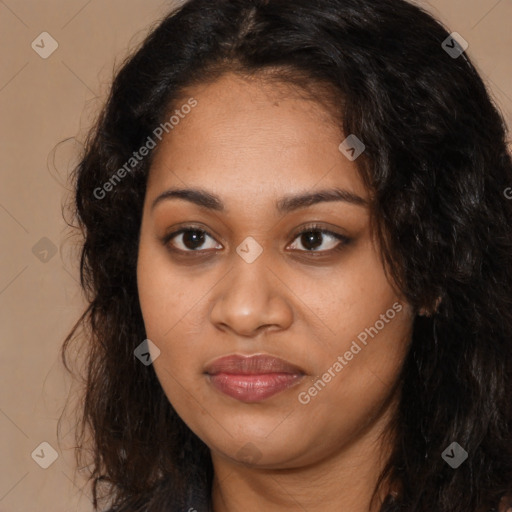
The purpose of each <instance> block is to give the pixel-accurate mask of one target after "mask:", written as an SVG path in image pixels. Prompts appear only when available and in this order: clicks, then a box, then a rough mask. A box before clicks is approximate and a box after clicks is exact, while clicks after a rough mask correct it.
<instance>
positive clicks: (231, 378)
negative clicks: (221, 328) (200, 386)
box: [205, 355, 305, 403]
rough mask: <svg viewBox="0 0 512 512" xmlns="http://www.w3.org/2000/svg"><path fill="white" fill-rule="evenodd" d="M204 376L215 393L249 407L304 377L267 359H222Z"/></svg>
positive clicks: (295, 369) (294, 368)
mask: <svg viewBox="0 0 512 512" xmlns="http://www.w3.org/2000/svg"><path fill="white" fill-rule="evenodd" d="M205 373H206V375H207V380H208V382H209V383H210V384H211V385H212V386H213V387H214V388H215V389H216V390H217V391H220V392H221V393H223V394H224V395H227V396H230V397H231V398H235V399H236V400H239V401H242V402H249V403H250V402H260V401H262V400H265V399H267V398H270V397H271V396H274V395H276V394H278V393H280V392H281V391H284V390H286V389H289V388H291V387H292V386H295V385H296V384H297V383H298V382H300V381H301V380H302V378H303V377H304V376H305V372H304V371H303V370H302V368H299V367H298V366H296V365H294V364H292V363H289V362H288V361H285V360H283V359H280V358H278V357H273V356H268V355H254V356H240V355H231V356H227V357H222V358H220V359H216V360H215V361H213V362H212V363H210V364H209V365H208V366H207V367H206V369H205Z"/></svg>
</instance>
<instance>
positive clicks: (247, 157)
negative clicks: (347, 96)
mask: <svg viewBox="0 0 512 512" xmlns="http://www.w3.org/2000/svg"><path fill="white" fill-rule="evenodd" d="M189 97H192V98H194V99H195V100H196V101H197V105H196V106H195V107H194V108H193V109H192V110H190V112H189V113H187V114H182V115H181V116H180V121H179V123H178V124H177V125H175V126H174V127H173V129H172V130H171V131H170V132H169V133H168V134H166V135H164V137H163V139H162V142H160V144H159V147H158V148H157V151H156V154H155V157H154V160H153V163H152V168H151V171H150V176H149V179H148V191H150V192H151V191H155V193H156V192H157V190H158V191H160V192H161V191H162V190H163V189H164V188H166V187H171V186H174V187H175V186H180V187H183V186H201V187H202V188H206V189H209V190H212V191H214V192H215V193H216V194H217V195H219V196H222V197H223V198H225V202H226V204H228V203H230V202H233V203H236V202H237V201H239V200H240V199H243V198H251V200H252V201H254V200H255V198H256V197H259V198H262V199H263V198H265V197H267V198H268V197H272V198H275V197H277V196H282V195H283V194H285V193H290V192H293V191H304V190H305V189H311V188H313V187H315V185H318V186H319V187H321V188H326V187H329V186H336V187H342V188H344V189H348V190H350V191H351V192H354V193H356V194H358V195H361V196H365V197H366V196H367V194H366V191H365V189H364V186H363V184H362V181H361V179H360V177H359V174H358V171H357V167H356V164H355V163H354V162H351V161H349V160H348V159H347V158H346V157H345V156H344V155H343V154H342V153H341V152H340V151H339V149H338V146H339V144H340V143H341V142H342V140H343V139H344V135H343V134H342V132H341V130H340V128H339V126H338V124H337V123H336V121H335V119H334V118H333V117H332V116H331V114H330V113H329V112H328V111H327V110H326V108H325V107H324V106H323V104H322V103H321V102H317V101H315V100H314V98H311V99H307V98H305V97H304V96H301V95H299V94H297V91H296V90H295V89H292V88H290V86H287V85H285V84H274V83H272V84H270V83H265V82H263V81H261V80H246V79H242V78H240V77H238V76H236V75H233V74H228V75H223V76H222V77H221V78H220V79H218V80H217V81H215V82H214V83H212V84H208V85H201V86H197V87H193V88H190V89H189V90H187V96H186V98H187V99H188V98H189ZM185 102H186V100H183V103H185ZM180 105H181V103H180V102H177V103H176V104H175V107H174V110H173V112H174V111H175V110H176V109H178V110H179V109H180ZM187 110H188V109H187Z"/></svg>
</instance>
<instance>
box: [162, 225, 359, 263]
mask: <svg viewBox="0 0 512 512" xmlns="http://www.w3.org/2000/svg"><path fill="white" fill-rule="evenodd" d="M190 231H197V232H199V233H203V234H205V235H207V236H209V237H210V238H212V239H214V240H215V238H214V237H213V236H212V235H210V233H208V232H207V231H205V230H204V229H202V228H200V227H198V226H193V225H189V226H184V227H182V228H180V229H179V230H177V231H174V232H172V233H169V234H168V235H165V236H164V237H163V238H162V240H161V241H162V244H163V245H164V246H165V247H166V248H167V249H169V250H170V251H172V252H174V253H181V254H187V253H197V255H201V253H207V252H209V251H211V250H212V249H206V250H205V249H203V250H201V249H196V250H193V249H188V250H183V249H177V248H176V247H173V246H172V245H171V244H170V242H171V240H172V239H173V238H175V237H176V236H178V235H181V234H182V233H187V232H190ZM311 231H313V232H318V233H321V234H322V235H329V236H332V237H333V238H335V239H337V240H338V241H339V243H338V244H337V245H336V247H334V248H332V249H327V250H323V251H316V250H298V251H299V252H301V253H307V254H308V255H309V254H311V255H313V257H318V256H321V255H325V254H330V253H333V252H338V251H341V250H343V248H344V247H345V246H346V245H348V244H349V243H350V242H351V241H352V239H351V238H349V237H347V236H345V235H341V234H339V233H334V232H333V231H329V230H327V229H325V228H323V227H322V226H320V225H318V224H309V225H307V226H304V228H303V229H302V230H301V231H299V232H298V233H295V234H294V235H293V239H292V243H293V242H294V241H295V240H296V239H297V238H299V237H300V236H301V235H303V234H304V233H309V232H311ZM322 243H323V240H322ZM295 250H297V249H295ZM317 255H318V256H317Z"/></svg>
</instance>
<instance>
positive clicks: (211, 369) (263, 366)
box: [205, 354, 305, 375]
mask: <svg viewBox="0 0 512 512" xmlns="http://www.w3.org/2000/svg"><path fill="white" fill-rule="evenodd" d="M205 373H208V374H210V375H215V374H217V373H232V374H237V375H240V374H246V375H259V374H267V373H290V374H301V375H304V373H305V372H304V371H303V370H302V368H299V367H298V366H296V365H294V364H292V363H290V362H288V361H285V360H284V359H281V358H279V357H275V356H270V355H266V354H255V355H252V356H243V355H238V354H233V355H230V356H225V357H220V358H218V359H215V360H214V361H212V362H211V363H210V364H208V365H207V366H206V368H205Z"/></svg>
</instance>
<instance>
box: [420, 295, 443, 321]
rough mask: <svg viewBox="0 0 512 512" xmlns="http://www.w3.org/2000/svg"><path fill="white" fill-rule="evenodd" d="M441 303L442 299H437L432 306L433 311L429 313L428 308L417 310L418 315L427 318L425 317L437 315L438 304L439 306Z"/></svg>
mask: <svg viewBox="0 0 512 512" xmlns="http://www.w3.org/2000/svg"><path fill="white" fill-rule="evenodd" d="M441 301H442V298H441V297H438V298H437V299H436V303H435V305H434V308H433V309H434V310H433V311H431V310H430V309H429V308H426V307H423V308H421V309H420V310H419V312H418V314H419V315H420V316H427V317H430V316H432V315H433V314H434V313H437V309H438V308H439V304H441Z"/></svg>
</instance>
